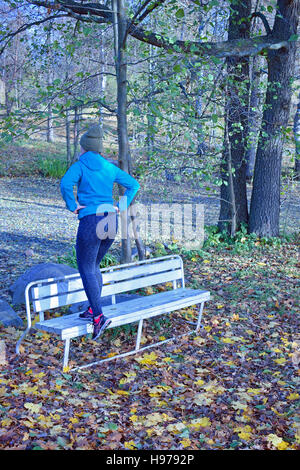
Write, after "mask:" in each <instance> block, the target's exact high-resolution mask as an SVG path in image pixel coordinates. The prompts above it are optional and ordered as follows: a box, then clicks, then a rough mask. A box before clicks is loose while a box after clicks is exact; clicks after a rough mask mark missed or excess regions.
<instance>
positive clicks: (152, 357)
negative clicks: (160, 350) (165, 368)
mask: <svg viewBox="0 0 300 470" xmlns="http://www.w3.org/2000/svg"><path fill="white" fill-rule="evenodd" d="M157 357H158V356H157V355H156V354H155V353H154V352H151V353H150V354H147V353H146V354H144V355H143V356H142V357H137V358H135V360H136V361H137V362H138V363H139V364H142V365H153V364H156V359H157Z"/></svg>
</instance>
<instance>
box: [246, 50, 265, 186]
mask: <svg viewBox="0 0 300 470" xmlns="http://www.w3.org/2000/svg"><path fill="white" fill-rule="evenodd" d="M251 65H252V67H251V74H250V75H251V78H250V88H251V91H250V98H249V118H248V125H249V141H248V149H247V151H246V165H247V168H246V177H247V181H251V180H252V178H253V173H254V165H255V158H256V150H257V141H258V134H259V130H260V122H261V115H262V110H261V98H260V92H259V83H260V76H261V72H260V67H261V57H260V56H255V57H253V58H252V64H251Z"/></svg>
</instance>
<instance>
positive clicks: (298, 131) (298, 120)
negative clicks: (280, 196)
mask: <svg viewBox="0 0 300 470" xmlns="http://www.w3.org/2000/svg"><path fill="white" fill-rule="evenodd" d="M298 100H299V101H298V105H297V111H296V114H295V117H294V138H295V173H296V177H297V178H299V177H300V93H299V97H298Z"/></svg>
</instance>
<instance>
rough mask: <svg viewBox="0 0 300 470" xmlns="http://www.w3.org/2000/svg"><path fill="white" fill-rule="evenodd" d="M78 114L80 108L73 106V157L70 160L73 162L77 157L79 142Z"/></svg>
mask: <svg viewBox="0 0 300 470" xmlns="http://www.w3.org/2000/svg"><path fill="white" fill-rule="evenodd" d="M80 114H81V108H79V107H78V106H75V109H74V138H73V140H74V146H73V158H72V162H75V160H76V158H77V151H78V143H79V133H80Z"/></svg>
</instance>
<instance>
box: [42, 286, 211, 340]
mask: <svg viewBox="0 0 300 470" xmlns="http://www.w3.org/2000/svg"><path fill="white" fill-rule="evenodd" d="M206 300H209V292H208V291H203V290H196V289H187V288H179V289H176V290H172V291H165V292H160V293H158V294H152V295H148V296H143V298H138V299H132V300H128V301H126V302H120V303H119V304H114V305H109V306H104V307H103V313H104V314H105V315H106V316H107V317H109V318H111V319H112V323H111V325H110V326H109V328H114V327H116V326H120V325H125V324H127V323H132V322H134V321H138V320H140V319H141V318H143V319H145V318H149V317H153V316H156V315H161V314H163V313H167V312H170V311H172V310H179V309H181V308H185V307H188V306H191V305H196V304H198V303H200V302H204V301H206ZM34 328H36V329H38V330H43V331H46V332H50V333H56V334H58V335H59V336H60V337H61V338H62V339H66V338H72V337H76V336H81V335H84V334H87V333H91V332H92V330H93V327H92V324H91V323H89V322H87V321H84V320H81V319H80V318H79V314H78V313H75V314H72V315H64V316H63V317H59V318H53V319H51V320H45V321H43V322H38V323H36V324H35V325H34Z"/></svg>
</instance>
